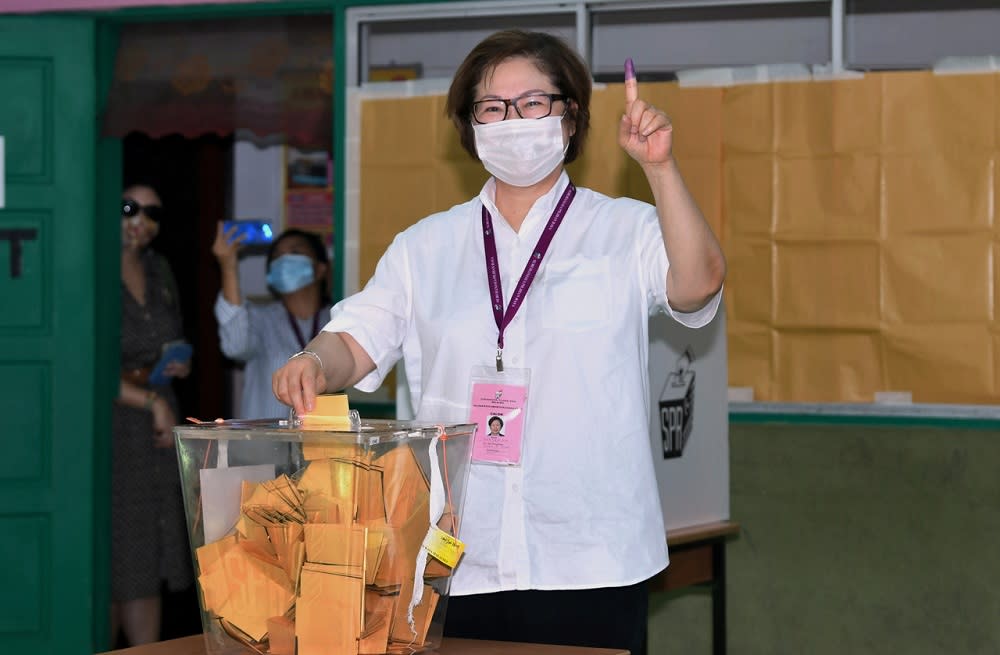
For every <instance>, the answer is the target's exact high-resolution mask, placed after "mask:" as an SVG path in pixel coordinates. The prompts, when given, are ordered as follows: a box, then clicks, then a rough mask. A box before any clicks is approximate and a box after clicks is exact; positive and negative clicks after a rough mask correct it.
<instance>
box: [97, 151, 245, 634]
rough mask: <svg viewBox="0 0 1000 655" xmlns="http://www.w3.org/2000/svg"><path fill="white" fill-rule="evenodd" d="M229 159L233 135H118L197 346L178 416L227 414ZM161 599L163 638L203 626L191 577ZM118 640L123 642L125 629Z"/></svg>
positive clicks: (180, 387)
mask: <svg viewBox="0 0 1000 655" xmlns="http://www.w3.org/2000/svg"><path fill="white" fill-rule="evenodd" d="M232 161H233V140H232V138H224V137H217V136H204V137H201V138H198V139H186V138H183V137H181V136H168V137H164V138H159V139H153V138H150V137H148V136H146V135H144V134H139V133H132V134H129V135H128V136H127V137H126V138H125V139H124V140H123V171H122V173H123V175H122V179H123V181H124V184H125V186H126V187H128V186H129V185H131V184H148V185H150V186H152V187H154V188H155V189H156V190H157V192H158V193H159V195H160V198H161V200H162V201H163V206H164V209H165V211H166V215H165V217H164V219H163V221H162V222H161V227H160V234H159V235H158V236H157V238H156V240H155V241H154V242H153V244H152V247H153V248H155V249H156V250H157V251H159V252H160V253H161V254H162V255H164V256H165V257H166V258H167V260H168V262H169V263H170V266H171V269H172V271H173V273H174V277H175V278H176V280H177V290H178V295H179V296H180V301H181V311H182V312H183V315H184V336H185V338H186V339H187V340H188V341H189V342H190V343H191V344H193V346H194V357H193V358H192V361H191V363H192V366H191V374H190V376H189V377H188V378H187V379H184V380H177V381H175V382H174V388H175V390H176V392H177V395H178V401H179V403H180V415H179V416H178V418H179V419H180V420H184V417H187V416H194V417H197V418H199V419H206V420H210V419H213V418H216V417H225V416H230V415H231V412H230V410H231V407H230V406H231V404H232V403H231V401H230V397H231V394H230V392H229V388H228V380H229V377H228V376H227V375H226V366H227V365H228V364H227V363H228V360H226V359H225V358H224V357H223V355H222V353H221V352H220V350H219V339H218V327H217V325H216V322H215V316H214V313H213V311H212V307H213V303H214V302H215V296H216V294H217V293H218V290H219V283H220V281H219V271H218V266H217V264H216V261H215V257H214V256H213V255H212V240H213V239H214V238H215V229H216V227H215V226H216V222H217V221H219V220H222V219H223V218H226V217H228V216H230V215H231V211H230V207H231V205H232V202H231V198H230V196H231V191H230V190H231V188H232V184H231V182H232V168H233V167H232ZM162 600H163V606H162V607H163V618H162V627H161V635H160V637H161V639H173V638H176V637H183V636H186V635H191V634H198V633H200V632H201V631H202V625H201V614H200V610H199V603H198V594H197V591H196V590H195V587H194V586H193V585H192V586H191V587H189V588H188V589H183V590H180V591H176V592H171V591H170V590H168V589H166V588H164V589H163V591H162ZM116 645H117V646H118V647H124V646H125V645H127V644H125V643H124V637H120V638H119V641H118V643H117V644H116Z"/></svg>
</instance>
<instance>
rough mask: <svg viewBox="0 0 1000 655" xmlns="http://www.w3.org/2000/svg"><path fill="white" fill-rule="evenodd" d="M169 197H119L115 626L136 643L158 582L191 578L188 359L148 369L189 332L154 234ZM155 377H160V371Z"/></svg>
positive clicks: (175, 585)
mask: <svg viewBox="0 0 1000 655" xmlns="http://www.w3.org/2000/svg"><path fill="white" fill-rule="evenodd" d="M162 219H163V204H162V203H161V202H160V196H159V195H158V194H157V192H156V191H155V190H154V189H153V188H152V187H150V186H146V185H136V186H131V187H129V188H127V189H126V190H125V192H124V193H123V194H122V203H121V239H122V245H121V366H122V370H121V381H120V385H119V395H118V399H117V402H116V403H115V406H114V412H113V464H112V509H111V519H112V542H111V600H112V605H111V612H112V615H111V628H112V639H113V640H114V639H116V638H117V634H118V629H119V628H121V629H122V630H123V631H124V633H125V637H126V639H127V640H128V642H129V644H130V645H136V644H142V643H148V642H151V641H158V640H159V638H160V605H161V599H160V589H161V585H162V583H163V581H164V580H165V581H166V582H167V585H168V587H169V588H170V589H171V590H173V591H177V590H180V589H183V588H185V587H186V586H188V585H190V584H191V583H192V574H191V565H190V552H189V550H188V544H187V534H186V531H185V525H184V508H183V504H182V500H181V485H180V478H179V476H178V470H177V454H176V452H175V451H174V448H173V446H174V439H173V426H174V425H175V424H176V423H177V401H176V397H175V396H174V392H173V389H171V386H170V380H171V379H172V378H174V377H180V378H183V377H186V376H187V375H188V373H189V372H190V362H189V361H181V362H173V363H171V364H168V365H167V367H166V369H165V370H164V374H165V377H166V378H167V382H166V383H162V382H161V383H159V384H155V383H151V382H150V373H151V371H152V369H153V367H154V365H155V364H156V362H157V361H158V360H159V358H160V356H161V354H162V352H163V347H164V345H165V344H168V343H170V342H173V341H177V340H180V339H182V338H183V333H182V326H181V314H180V304H179V300H178V297H177V291H176V284H175V282H174V278H173V275H172V273H171V271H170V266H169V265H168V264H167V261H166V259H164V258H163V257H162V256H161V255H160V254H158V253H157V252H155V251H154V250H153V249H152V248H150V247H149V246H150V243H151V242H152V241H153V239H154V238H155V237H156V235H157V234H158V233H159V231H160V221H161V220H162ZM154 382H155V380H154Z"/></svg>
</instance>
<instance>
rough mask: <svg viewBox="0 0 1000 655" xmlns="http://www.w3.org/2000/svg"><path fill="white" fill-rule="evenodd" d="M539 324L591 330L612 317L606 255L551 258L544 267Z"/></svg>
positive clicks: (602, 325) (608, 263) (562, 328)
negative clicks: (543, 304)
mask: <svg viewBox="0 0 1000 655" xmlns="http://www.w3.org/2000/svg"><path fill="white" fill-rule="evenodd" d="M544 296H545V298H544V302H545V306H544V309H543V316H542V325H543V327H545V328H549V329H556V330H571V331H582V330H593V329H596V328H600V327H604V326H606V325H608V323H609V322H610V321H611V264H610V262H609V261H608V258H607V257H599V258H596V259H595V258H588V257H573V258H570V259H562V260H559V261H557V262H550V263H549V265H548V266H547V267H546V271H545V294H544Z"/></svg>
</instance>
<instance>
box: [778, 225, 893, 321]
mask: <svg viewBox="0 0 1000 655" xmlns="http://www.w3.org/2000/svg"><path fill="white" fill-rule="evenodd" d="M773 279H774V288H775V292H774V324H775V326H777V327H780V328H789V327H793V328H814V329H818V330H830V329H840V330H844V329H851V330H854V329H870V330H877V329H878V327H879V322H880V316H879V313H880V307H879V284H878V280H879V247H878V244H876V243H865V242H843V241H841V242H838V241H827V242H822V241H815V242H798V241H779V242H777V243H776V244H775V265H774V278H773Z"/></svg>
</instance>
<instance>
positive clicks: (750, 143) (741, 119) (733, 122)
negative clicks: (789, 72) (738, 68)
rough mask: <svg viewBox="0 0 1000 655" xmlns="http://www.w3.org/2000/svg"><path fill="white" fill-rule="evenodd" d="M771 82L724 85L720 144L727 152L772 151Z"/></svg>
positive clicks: (772, 101)
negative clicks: (725, 86)
mask: <svg viewBox="0 0 1000 655" xmlns="http://www.w3.org/2000/svg"><path fill="white" fill-rule="evenodd" d="M773 88H774V86H773V85H771V84H749V85H746V86H733V87H729V88H727V89H726V91H725V94H723V96H722V147H723V149H724V151H726V152H727V153H729V154H733V155H737V154H746V153H757V154H761V153H772V152H774V98H773Z"/></svg>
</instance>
